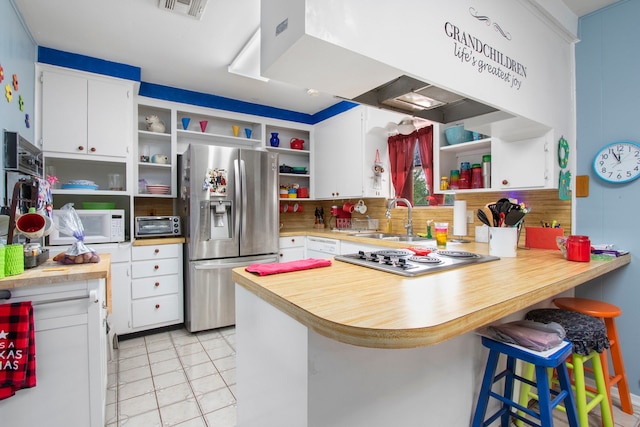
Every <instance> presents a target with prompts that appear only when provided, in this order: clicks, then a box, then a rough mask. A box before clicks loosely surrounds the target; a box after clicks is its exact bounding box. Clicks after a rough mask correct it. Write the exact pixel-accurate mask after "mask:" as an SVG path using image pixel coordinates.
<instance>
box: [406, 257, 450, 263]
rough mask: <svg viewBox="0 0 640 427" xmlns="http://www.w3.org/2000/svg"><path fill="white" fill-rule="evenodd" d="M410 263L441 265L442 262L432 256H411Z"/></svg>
mask: <svg viewBox="0 0 640 427" xmlns="http://www.w3.org/2000/svg"><path fill="white" fill-rule="evenodd" d="M408 259H409V261H413V262H419V263H421V264H440V263H441V262H442V260H441V259H440V258H436V257H432V256H410V257H409V258H408Z"/></svg>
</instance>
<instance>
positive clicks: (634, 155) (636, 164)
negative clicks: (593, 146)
mask: <svg viewBox="0 0 640 427" xmlns="http://www.w3.org/2000/svg"><path fill="white" fill-rule="evenodd" d="M593 170H594V172H595V173H596V175H597V176H599V177H600V178H602V179H603V180H605V181H607V182H612V183H614V184H622V183H623V182H629V181H633V180H634V179H636V178H638V177H640V145H638V144H636V143H635V142H631V141H617V142H612V143H611V144H607V145H605V146H604V147H602V148H601V149H600V150H599V151H598V153H597V154H596V157H595V158H594V159H593Z"/></svg>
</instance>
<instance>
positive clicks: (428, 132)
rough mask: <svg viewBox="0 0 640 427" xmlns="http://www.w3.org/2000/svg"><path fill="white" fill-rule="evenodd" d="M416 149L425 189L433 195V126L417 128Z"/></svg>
mask: <svg viewBox="0 0 640 427" xmlns="http://www.w3.org/2000/svg"><path fill="white" fill-rule="evenodd" d="M418 149H419V150H420V162H421V163H422V170H423V171H424V176H425V178H426V180H427V189H428V190H429V194H430V195H433V126H427V127H423V128H421V129H418Z"/></svg>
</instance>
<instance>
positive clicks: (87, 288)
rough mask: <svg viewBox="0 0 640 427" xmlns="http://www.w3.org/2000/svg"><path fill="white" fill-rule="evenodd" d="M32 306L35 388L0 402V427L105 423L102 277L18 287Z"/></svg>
mask: <svg viewBox="0 0 640 427" xmlns="http://www.w3.org/2000/svg"><path fill="white" fill-rule="evenodd" d="M11 294H12V297H11V299H10V300H8V301H5V300H3V301H2V302H20V301H32V302H33V305H34V310H33V314H34V324H35V332H36V333H35V341H36V355H37V374H36V375H37V385H36V387H33V388H29V389H24V390H20V391H18V392H17V393H16V394H15V396H12V397H11V398H9V399H7V400H4V401H2V402H0V413H1V414H2V425H3V426H12V425H13V426H88V427H102V426H104V425H105V424H104V423H105V403H106V390H107V351H106V350H107V347H106V344H107V343H106V341H107V335H106V331H105V326H104V325H105V312H106V309H105V308H103V305H104V294H105V281H104V279H92V280H83V281H78V282H69V283H64V284H55V285H38V286H30V287H19V288H16V289H12V290H11Z"/></svg>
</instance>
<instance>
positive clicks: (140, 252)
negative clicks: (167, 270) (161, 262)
mask: <svg viewBox="0 0 640 427" xmlns="http://www.w3.org/2000/svg"><path fill="white" fill-rule="evenodd" d="M165 258H180V259H182V245H180V244H174V245H151V246H134V247H133V248H132V251H131V259H132V260H133V261H142V260H149V259H165Z"/></svg>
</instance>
